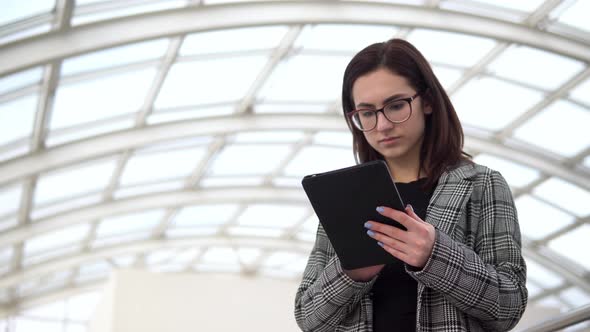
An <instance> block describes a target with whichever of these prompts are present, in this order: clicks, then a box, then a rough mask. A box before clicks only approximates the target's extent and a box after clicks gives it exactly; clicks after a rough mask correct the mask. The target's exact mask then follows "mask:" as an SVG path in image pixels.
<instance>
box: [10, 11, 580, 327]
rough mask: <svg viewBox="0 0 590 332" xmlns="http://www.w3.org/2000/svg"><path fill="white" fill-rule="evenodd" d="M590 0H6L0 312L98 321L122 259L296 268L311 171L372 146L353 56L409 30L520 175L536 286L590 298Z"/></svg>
mask: <svg viewBox="0 0 590 332" xmlns="http://www.w3.org/2000/svg"><path fill="white" fill-rule="evenodd" d="M224 3H236V4H235V6H223V4H224ZM237 3H239V4H237ZM217 5H221V6H217ZM210 6H217V7H215V8H216V11H213V10H212V9H211V8H213V7H210ZM289 6H300V8H301V9H305V10H301V11H299V10H298V11H293V10H291V9H292V7H289ZM322 6H323V7H322ZM340 6H344V7H346V6H348V7H346V8H349V9H351V10H350V13H354V15H352V14H351V15H349V16H347V14H346V12H345V11H339V10H334V9H336V8H340ZM588 6H589V2H588V1H584V0H578V1H575V0H572V1H551V0H526V1H508V0H506V1H504V0H503V1H491V0H489V1H488V0H441V1H426V0H406V1H402V0H399V1H395V0H392V1H355V2H350V1H331V2H322V3H320V2H317V3H316V2H302V3H295V2H284V3H282V2H280V1H252V2H250V1H235V0H234V1H232V0H224V1H217V0H216V1H213V0H210V1H188V0H185V1H168V0H140V1H137V0H120V1H110V0H108V1H107V0H78V1H60V2H55V1H53V0H35V1H24V2H23V1H16V0H7V1H4V2H3V7H2V8H3V10H2V11H1V12H0V330H4V329H6V328H7V327H10V328H12V330H11V331H15V332H28V331H40V330H43V331H86V324H87V322H88V319H89V317H90V316H91V312H92V309H91V308H92V307H94V306H95V305H96V303H97V301H98V298H99V293H98V291H99V290H100V286H101V285H102V284H104V282H105V280H106V278H107V277H108V274H109V273H110V272H111V271H112V270H114V269H117V268H122V267H132V266H144V267H145V268H146V269H149V270H151V271H158V272H192V273H208V272H225V273H238V274H244V275H248V276H260V277H271V278H279V279H285V280H291V281H293V282H297V281H298V280H299V278H300V277H301V274H302V271H303V268H304V266H305V263H306V260H307V255H308V253H309V250H310V249H311V246H312V245H313V241H314V238H315V232H316V229H317V225H318V220H317V218H316V216H315V215H314V213H313V210H312V209H311V206H310V205H309V204H308V202H307V200H306V199H305V195H304V194H303V193H302V188H301V185H300V181H301V178H302V177H303V176H305V175H306V174H310V173H317V172H322V171H328V170H331V169H335V168H341V167H345V166H350V165H353V164H354V163H355V161H354V157H353V154H352V148H351V143H352V139H351V135H350V134H349V132H348V128H347V127H346V125H345V122H344V120H343V118H342V116H341V105H340V101H339V96H340V88H341V80H342V74H343V71H344V68H345V66H346V64H347V63H348V60H349V59H350V58H351V57H352V56H353V55H354V54H355V52H357V51H358V50H359V49H360V48H362V47H364V46H366V45H369V44H371V43H374V42H379V41H384V40H386V39H389V38H392V37H401V38H406V39H408V40H409V41H410V42H412V43H414V44H415V45H416V46H417V47H418V48H419V49H420V50H421V51H422V52H423V53H424V55H425V56H426V57H427V58H428V59H429V61H430V62H431V63H432V65H433V69H434V71H435V72H436V73H437V75H438V77H439V79H440V81H441V83H442V84H443V85H444V87H445V88H446V89H447V91H448V92H449V95H450V97H451V99H452V101H453V103H454V105H455V107H456V109H457V112H458V114H459V116H460V119H461V121H462V123H463V125H464V129H465V134H466V149H467V150H468V152H469V153H471V154H472V155H474V157H475V161H476V162H478V163H481V164H484V165H488V166H489V167H491V168H494V169H496V170H498V171H500V172H501V173H502V174H503V175H504V176H505V178H506V179H507V181H508V183H509V184H510V186H511V188H512V190H513V194H514V196H515V201H516V205H517V207H518V211H519V220H520V225H521V230H522V234H523V240H524V241H523V249H524V253H525V259H526V260H527V263H528V266H529V280H528V281H527V283H528V284H527V285H528V287H529V291H530V303H534V304H539V305H543V304H552V305H557V306H559V307H560V308H561V309H560V310H562V312H565V311H567V310H571V309H574V308H577V307H580V306H583V305H587V304H588V303H590V279H588V276H589V275H590V260H589V259H588V257H587V254H586V253H587V252H589V251H590V248H589V247H588V241H587V239H588V238H590V208H589V207H588V206H589V205H588V204H587V202H588V201H589V200H590V155H589V154H590V135H588V134H587V131H588V129H587V128H588V126H589V125H590V68H589V67H588V63H590V37H589V36H590V34H589V32H590V26H589V25H588V22H589V21H588V20H587V17H586V16H587V15H586V13H588V12H589V11H590V8H589V7H588ZM178 8H184V9H183V10H182V11H179V10H175V9H178ZM400 8H401V9H404V10H405V12H406V13H408V15H407V17H404V18H403V19H401V18H396V17H397V16H396V15H388V16H391V17H393V18H390V19H382V18H379V17H376V16H375V13H377V12H386V11H389V10H391V11H392V13H395V11H396V10H397V9H400ZM424 8H428V10H426V11H425V10H423V9H424ZM326 9H328V10H326ZM412 9H415V10H414V11H412ZM241 10H247V11H248V13H255V12H259V11H260V12H264V13H265V14H264V15H260V16H259V17H255V18H256V20H247V19H246V18H244V15H241V14H243V11H241ZM220 12H221V13H222V14H223V16H219V15H220V14H219V13H220ZM285 13H289V15H286V14H285ZM310 13H314V15H311V14H310ZM335 13H340V14H341V15H342V16H335ZM273 14H276V15H273ZM365 14H366V15H365ZM446 15H458V16H456V17H460V18H461V19H462V20H465V22H472V21H470V20H473V19H476V20H479V21H480V22H481V24H482V26H485V27H487V30H485V29H477V28H476V26H474V25H473V24H471V23H466V24H462V23H460V22H462V21H461V20H457V21H455V22H452V23H450V22H449V21H448V16H446ZM249 16H250V15H248V17H249ZM114 18H117V19H114ZM159 18H165V19H166V22H167V24H160V25H156V26H157V29H156V30H154V29H153V26H154V24H155V22H162V21H157V19H159ZM369 18H370V19H369ZM130 26H132V27H133V29H128V28H124V29H123V28H122V27H130ZM47 32H50V33H47ZM66 32H67V36H68V38H69V39H63V38H65V37H63V36H65V33H66ZM31 36H35V38H30V37H31ZM60 38H62V39H60ZM64 40H65V42H64ZM187 240H189V241H191V242H190V243H194V244H192V245H189V244H187V243H189V242H187ZM5 308H18V309H11V310H8V309H6V310H4V309H5ZM9 330H10V329H9Z"/></svg>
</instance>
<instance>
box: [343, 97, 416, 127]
mask: <svg viewBox="0 0 590 332" xmlns="http://www.w3.org/2000/svg"><path fill="white" fill-rule="evenodd" d="M418 95H420V93H419V92H418V93H416V94H415V95H413V96H412V97H408V98H400V99H396V100H392V101H390V102H388V103H387V104H385V105H383V107H382V108H380V109H376V110H375V109H368V108H367V109H356V110H353V111H352V112H350V113H348V116H349V117H350V119H351V120H352V123H353V124H354V126H355V127H356V128H357V129H358V130H360V131H371V130H373V129H375V127H377V113H379V112H381V113H383V115H384V116H385V118H386V119H387V120H389V122H392V123H396V124H398V123H402V122H405V121H407V120H408V119H409V118H410V117H411V116H412V101H414V99H416V97H418Z"/></svg>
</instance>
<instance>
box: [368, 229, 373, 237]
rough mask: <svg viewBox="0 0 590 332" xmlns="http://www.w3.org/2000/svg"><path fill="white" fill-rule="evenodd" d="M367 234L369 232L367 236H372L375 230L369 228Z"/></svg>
mask: <svg viewBox="0 0 590 332" xmlns="http://www.w3.org/2000/svg"><path fill="white" fill-rule="evenodd" d="M367 234H369V236H374V235H375V232H373V231H371V230H369V231H367Z"/></svg>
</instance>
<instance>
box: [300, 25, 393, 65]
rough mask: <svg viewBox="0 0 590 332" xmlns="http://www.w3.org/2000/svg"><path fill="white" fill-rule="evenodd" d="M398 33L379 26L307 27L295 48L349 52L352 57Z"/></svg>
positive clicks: (389, 28) (387, 27) (389, 27)
mask: <svg viewBox="0 0 590 332" xmlns="http://www.w3.org/2000/svg"><path fill="white" fill-rule="evenodd" d="M398 31H399V29H398V28H394V27H391V26H379V25H356V24H355V25H344V24H321V25H307V26H305V28H304V29H303V31H302V32H301V34H300V35H299V37H298V38H297V41H296V42H295V48H297V49H299V48H303V50H304V51H305V50H330V51H349V52H350V56H351V57H352V56H353V55H354V54H356V53H357V52H358V51H360V50H362V49H363V48H365V47H367V46H369V45H371V44H373V43H376V42H383V41H387V40H389V39H391V38H393V37H394V36H395V35H396V34H397V33H398ZM344 36H346V37H344Z"/></svg>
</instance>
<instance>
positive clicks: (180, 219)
mask: <svg viewBox="0 0 590 332" xmlns="http://www.w3.org/2000/svg"><path fill="white" fill-rule="evenodd" d="M238 209H239V206H238V205H235V204H215V205H198V206H191V207H187V208H184V209H182V210H181V211H180V212H179V213H178V215H177V216H176V218H174V222H173V225H174V226H175V227H202V226H220V225H223V224H225V223H227V222H229V221H230V218H231V217H232V216H234V215H235V214H236V213H237V212H238Z"/></svg>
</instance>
